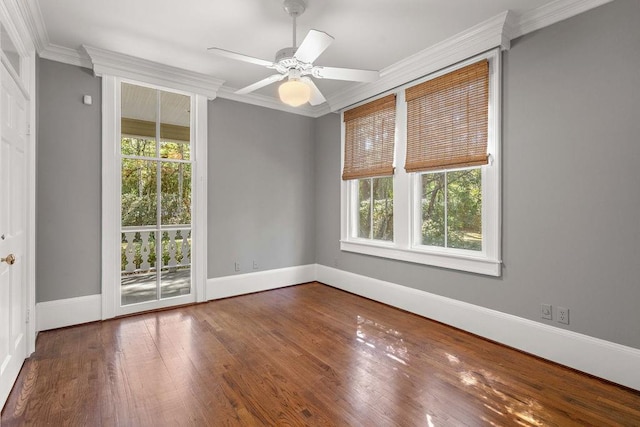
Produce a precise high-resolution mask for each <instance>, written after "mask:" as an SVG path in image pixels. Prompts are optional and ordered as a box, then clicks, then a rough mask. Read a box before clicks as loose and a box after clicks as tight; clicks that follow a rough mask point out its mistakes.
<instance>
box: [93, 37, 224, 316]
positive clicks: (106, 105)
mask: <svg viewBox="0 0 640 427" xmlns="http://www.w3.org/2000/svg"><path fill="white" fill-rule="evenodd" d="M84 48H85V50H86V51H87V53H88V54H89V56H90V57H91V60H92V63H93V67H94V73H95V74H96V75H98V76H101V77H102V319H109V318H112V317H115V316H116V315H121V314H127V312H128V311H127V310H129V311H130V312H133V311H136V310H139V309H140V307H137V306H136V305H132V306H125V307H120V300H119V298H120V295H119V292H118V289H119V286H120V268H119V265H120V252H119V250H118V245H117V242H116V239H117V237H118V236H119V235H120V209H119V206H120V181H119V171H120V162H119V158H120V153H119V143H118V142H119V140H120V120H119V117H120V111H119V110H120V90H119V88H120V82H121V81H131V82H135V83H136V84H141V85H152V86H153V87H155V88H158V89H165V90H168V91H172V92H180V93H184V94H187V95H190V96H191V97H192V99H191V105H192V110H191V111H192V117H191V120H192V122H191V123H192V126H191V132H192V144H193V145H192V150H193V156H194V157H193V158H194V162H193V163H192V168H193V169H192V180H193V181H192V195H193V207H192V209H193V211H192V213H193V215H192V224H191V227H192V230H191V233H192V236H196V238H194V239H193V240H192V246H191V250H192V257H191V259H192V266H193V271H192V277H193V282H192V286H193V292H192V298H193V299H194V301H196V302H203V301H207V295H206V281H207V241H206V240H207V215H206V214H207V211H206V205H207V138H208V135H207V120H208V119H207V117H208V115H207V107H208V99H214V98H215V97H216V93H217V90H218V89H219V88H220V86H221V85H222V81H221V80H218V79H215V78H212V77H210V76H207V75H203V74H198V73H194V72H191V71H186V70H181V69H178V68H174V67H169V66H166V65H163V64H157V63H154V62H151V61H146V60H143V59H139V58H133V57H130V56H127V55H122V54H119V53H116V52H110V51H105V50H100V49H95V48H90V47H88V46H84ZM114 176H115V177H118V178H117V179H114ZM176 301H177V300H176V299H174V298H171V299H167V300H161V301H160V302H158V304H157V305H156V306H154V307H150V308H162V307H164V306H169V305H174V304H176V303H177V302H176ZM127 307H129V308H127Z"/></svg>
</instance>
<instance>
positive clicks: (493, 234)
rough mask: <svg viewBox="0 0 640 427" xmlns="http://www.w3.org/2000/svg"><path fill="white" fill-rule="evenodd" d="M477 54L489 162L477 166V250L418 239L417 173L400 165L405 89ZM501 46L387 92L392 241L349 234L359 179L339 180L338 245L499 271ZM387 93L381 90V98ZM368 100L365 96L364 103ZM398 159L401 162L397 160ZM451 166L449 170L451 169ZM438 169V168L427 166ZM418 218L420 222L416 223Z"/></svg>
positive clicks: (404, 258)
mask: <svg viewBox="0 0 640 427" xmlns="http://www.w3.org/2000/svg"><path fill="white" fill-rule="evenodd" d="M482 59H487V60H488V61H489V126H488V131H489V132H488V140H487V153H488V155H489V164H487V165H484V166H480V169H481V171H482V250H481V251H473V250H467V249H455V248H440V247H436V246H426V245H422V244H417V243H418V242H419V241H418V240H417V238H416V237H417V236H416V232H417V228H416V227H417V224H418V222H419V221H420V220H421V214H420V211H419V202H420V187H421V185H420V181H419V180H420V175H421V174H422V173H423V172H413V173H407V172H406V171H405V169H404V161H405V154H406V140H407V135H406V133H407V129H406V127H407V104H406V102H405V94H404V90H405V89H406V88H408V87H411V86H414V85H416V84H419V83H422V82H424V81H427V80H430V79H433V78H436V77H439V76H441V75H444V74H447V73H449V72H452V71H454V70H457V69H459V68H462V67H465V66H467V65H469V64H472V63H474V62H478V61H480V60H482ZM501 59H502V58H501V53H500V49H499V48H497V49H493V50H490V51H487V52H485V53H483V54H480V55H476V56H474V57H472V58H469V59H467V60H465V61H462V62H460V63H458V64H455V65H452V66H449V67H447V68H445V69H442V70H440V71H438V72H435V73H432V74H430V75H428V76H425V77H424V78H421V79H418V80H415V81H412V82H409V83H406V84H404V85H402V86H399V87H397V88H395V89H394V90H393V91H391V92H395V94H396V129H395V144H394V146H395V153H394V166H396V167H395V173H394V175H393V199H394V200H393V203H394V205H393V228H394V230H393V235H394V240H393V241H392V242H389V241H380V240H371V239H364V238H358V237H354V236H357V235H356V234H354V227H355V223H354V220H357V215H356V214H357V210H356V207H357V206H358V204H357V200H356V198H357V194H358V193H357V191H358V189H357V183H358V180H356V179H354V180H349V181H342V180H341V186H340V250H341V251H346V252H355V253H359V254H364V255H371V256H377V257H382V258H389V259H394V260H399V261H407V262H412V263H417V264H424V265H431V266H436V267H443V268H449V269H454V270H461V271H467V272H472V273H478V274H485V275H490V276H500V275H501V274H502V268H501V267H502V261H501V247H500V246H501V245H500V243H501V196H502V195H501V174H502V171H501V169H502V167H501V153H500V147H501V99H502V96H501V85H502V84H501V82H502V75H501V74H502V72H501V71H502V62H501ZM391 92H386V93H384V94H381V95H380V96H379V97H376V98H381V97H383V96H385V95H388V94H389V93H391ZM369 101H370V100H367V102H369ZM344 144H345V126H344V121H342V127H341V156H342V157H341V170H342V167H343V166H344ZM398 159H401V163H402V164H398ZM452 170H455V169H449V170H448V171H452ZM430 172H437V171H430ZM420 223H421V222H420Z"/></svg>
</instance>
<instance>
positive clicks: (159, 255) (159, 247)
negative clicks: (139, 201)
mask: <svg viewBox="0 0 640 427" xmlns="http://www.w3.org/2000/svg"><path fill="white" fill-rule="evenodd" d="M160 102H161V100H160V91H159V90H156V298H160V289H161V279H162V278H161V277H160V275H161V270H162V267H161V266H162V163H161V160H160V159H161V158H162V157H161V155H160V114H161V110H160Z"/></svg>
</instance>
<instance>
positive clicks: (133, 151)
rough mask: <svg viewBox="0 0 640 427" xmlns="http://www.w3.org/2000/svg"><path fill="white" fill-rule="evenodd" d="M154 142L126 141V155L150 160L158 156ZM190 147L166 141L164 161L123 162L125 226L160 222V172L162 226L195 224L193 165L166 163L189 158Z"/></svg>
mask: <svg viewBox="0 0 640 427" xmlns="http://www.w3.org/2000/svg"><path fill="white" fill-rule="evenodd" d="M155 149H156V144H155V141H154V140H149V139H140V138H122V154H123V157H124V156H127V155H128V156H137V157H138V156H139V157H149V156H153V154H155ZM188 151H189V145H188V144H183V143H179V142H162V144H161V145H160V158H159V159H158V158H157V157H150V159H149V160H142V159H134V158H126V157H125V158H123V159H122V193H121V194H122V198H121V205H122V226H123V227H130V226H145V225H156V224H157V223H158V213H157V199H158V198H157V190H158V189H157V179H158V169H159V171H160V179H161V182H160V191H161V196H162V197H161V199H162V202H161V203H162V205H161V210H160V216H161V217H160V220H161V224H162V225H172V224H191V164H190V163H179V162H168V161H162V159H182V158H184V157H188Z"/></svg>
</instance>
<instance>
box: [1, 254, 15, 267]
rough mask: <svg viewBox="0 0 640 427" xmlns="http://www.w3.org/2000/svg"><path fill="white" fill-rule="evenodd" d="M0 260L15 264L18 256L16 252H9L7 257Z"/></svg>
mask: <svg viewBox="0 0 640 427" xmlns="http://www.w3.org/2000/svg"><path fill="white" fill-rule="evenodd" d="M0 262H6V263H7V264H9V265H13V264H14V263H15V262H16V256H15V255H14V254H9V255H7V257H6V258H1V259H0Z"/></svg>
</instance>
